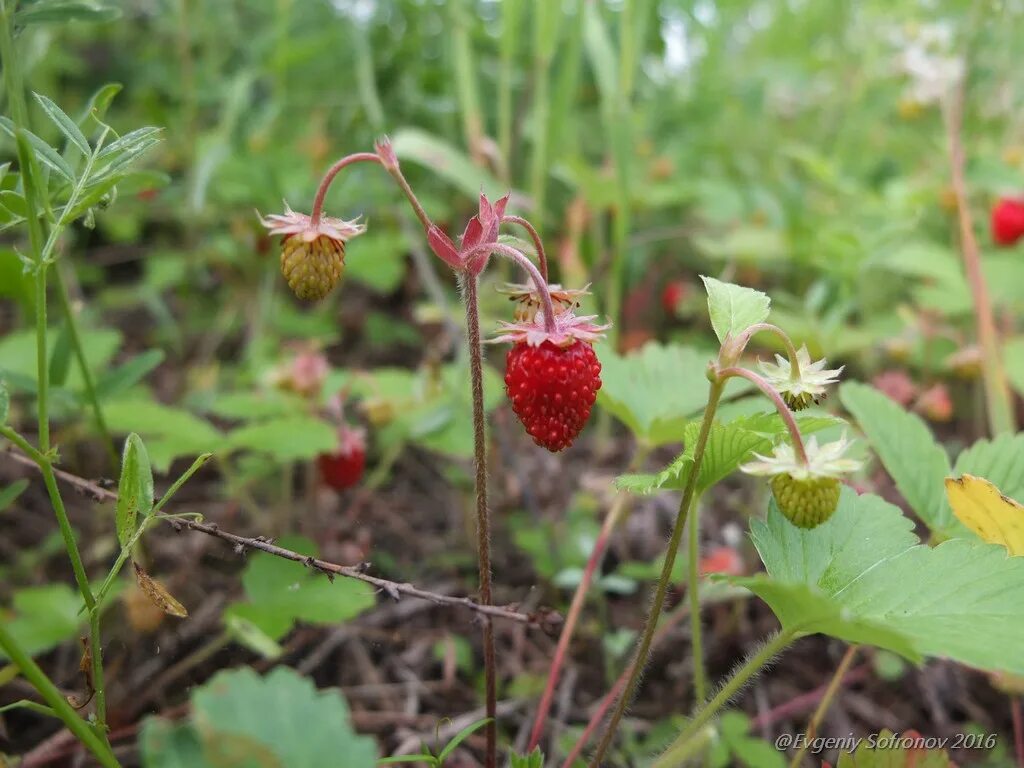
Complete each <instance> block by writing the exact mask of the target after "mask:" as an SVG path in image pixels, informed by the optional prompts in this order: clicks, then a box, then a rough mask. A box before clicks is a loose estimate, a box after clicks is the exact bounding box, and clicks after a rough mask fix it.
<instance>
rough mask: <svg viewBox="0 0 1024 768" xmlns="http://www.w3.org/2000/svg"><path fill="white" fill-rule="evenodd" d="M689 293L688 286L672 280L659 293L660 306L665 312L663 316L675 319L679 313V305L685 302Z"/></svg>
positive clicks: (680, 281)
mask: <svg viewBox="0 0 1024 768" xmlns="http://www.w3.org/2000/svg"><path fill="white" fill-rule="evenodd" d="M689 293H690V286H689V285H687V284H686V283H684V282H683V281H682V280H673V281H672V282H670V283H668V284H667V285H666V286H665V287H664V288H663V289H662V291H661V306H662V308H663V309H664V310H665V314H667V315H668V316H669V317H675V316H676V314H677V313H678V312H679V305H680V304H681V303H682V302H683V301H685V300H686V297H687V295H688V294H689Z"/></svg>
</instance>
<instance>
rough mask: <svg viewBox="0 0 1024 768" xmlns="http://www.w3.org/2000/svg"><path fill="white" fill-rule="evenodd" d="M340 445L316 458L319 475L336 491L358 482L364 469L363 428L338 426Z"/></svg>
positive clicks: (364, 443) (364, 442)
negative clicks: (334, 450) (333, 450)
mask: <svg viewBox="0 0 1024 768" xmlns="http://www.w3.org/2000/svg"><path fill="white" fill-rule="evenodd" d="M338 437H339V439H340V442H341V446H340V448H339V449H338V451H337V452H336V453H322V454H320V456H319V457H318V458H317V466H318V467H319V469H320V477H321V478H323V481H324V483H325V484H326V485H328V486H330V487H331V488H333V489H334V490H336V491H344V490H345V489H346V488H351V487H352V486H354V485H355V484H356V483H358V482H359V481H360V480H361V479H362V477H363V470H365V469H366V435H365V433H364V432H363V430H361V429H358V428H356V427H350V426H348V425H347V424H343V425H342V426H341V427H339V428H338Z"/></svg>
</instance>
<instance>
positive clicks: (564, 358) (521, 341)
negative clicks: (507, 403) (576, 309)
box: [494, 310, 608, 452]
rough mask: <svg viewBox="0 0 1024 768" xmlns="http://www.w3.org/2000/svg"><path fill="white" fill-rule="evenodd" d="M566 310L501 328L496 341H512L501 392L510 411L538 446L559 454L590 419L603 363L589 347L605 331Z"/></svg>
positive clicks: (587, 318)
mask: <svg viewBox="0 0 1024 768" xmlns="http://www.w3.org/2000/svg"><path fill="white" fill-rule="evenodd" d="M593 319H594V318H593V317H576V316H575V315H574V314H573V313H572V312H571V311H569V310H565V311H563V312H560V313H558V314H556V315H555V316H554V317H553V318H550V319H546V318H545V317H544V315H543V313H542V312H537V313H536V314H535V315H534V316H533V317H532V318H529V319H520V320H519V322H515V323H502V334H501V335H500V336H498V337H497V338H495V339H494V341H511V342H512V349H510V350H509V351H508V356H507V357H506V359H505V391H506V392H507V393H508V399H509V400H511V401H512V410H513V411H515V413H516V416H518V417H519V420H520V421H521V422H522V423H523V426H524V427H526V431H527V432H528V433H529V434H530V436H531V437H532V438H533V441H534V442H535V443H537V445H542V446H544V447H545V448H547V449H548V450H549V451H552V452H558V451H560V450H562V449H563V448H568V447H569V446H570V445H572V443H573V440H575V439H576V436H577V435H578V434H579V433H580V430H582V429H583V426H584V425H585V424H586V423H587V419H589V418H590V409H591V408H593V406H594V401H595V400H596V399H597V390H599V389H600V388H601V363H600V362H599V361H598V359H597V355H596V354H594V348H593V347H592V346H591V344H592V343H593V342H594V341H596V340H597V339H599V338H601V336H602V333H601V332H602V331H604V330H605V329H606V328H607V327H608V326H606V325H595V324H594V323H593V322H592V321H593Z"/></svg>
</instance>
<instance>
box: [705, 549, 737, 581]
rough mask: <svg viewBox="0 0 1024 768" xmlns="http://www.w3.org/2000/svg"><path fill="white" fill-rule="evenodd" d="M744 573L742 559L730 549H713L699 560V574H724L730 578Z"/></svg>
mask: <svg viewBox="0 0 1024 768" xmlns="http://www.w3.org/2000/svg"><path fill="white" fill-rule="evenodd" d="M745 571H746V568H745V566H744V565H743V558H742V557H740V553H739V552H737V551H736V550H735V549H733V548H732V547H724V546H723V547H715V548H714V549H712V550H711V551H710V552H708V553H707V555H705V556H704V557H702V558H701V559H700V572H701V574H702V575H707V574H709V573H725V574H728V575H730V576H742V575H743V574H744V572H745Z"/></svg>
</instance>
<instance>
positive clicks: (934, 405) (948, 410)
mask: <svg viewBox="0 0 1024 768" xmlns="http://www.w3.org/2000/svg"><path fill="white" fill-rule="evenodd" d="M914 409H915V410H916V411H918V412H919V413H921V414H923V415H924V416H925V418H927V419H930V420H931V421H938V422H947V421H950V420H951V419H952V418H953V400H952V398H951V397H950V396H949V390H948V389H947V388H946V385H945V384H943V383H942V382H939V383H937V384H933V385H932V386H930V387H929V388H928V389H926V390H925V391H924V392H922V393H921V395H920V397H918V398H917V402H916V403H915V404H914Z"/></svg>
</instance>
